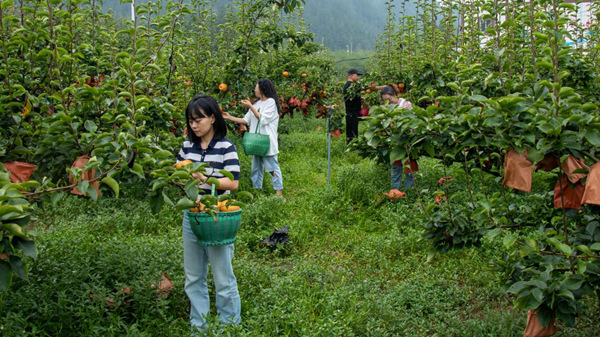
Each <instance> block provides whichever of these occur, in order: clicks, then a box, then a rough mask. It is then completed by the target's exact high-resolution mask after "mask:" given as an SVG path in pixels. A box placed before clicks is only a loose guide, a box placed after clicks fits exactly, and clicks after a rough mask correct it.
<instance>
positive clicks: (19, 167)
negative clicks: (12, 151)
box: [2, 161, 37, 183]
mask: <svg viewBox="0 0 600 337" xmlns="http://www.w3.org/2000/svg"><path fill="white" fill-rule="evenodd" d="M2 164H3V165H4V167H6V170H7V171H8V172H9V173H10V181H11V182H13V183H22V182H25V181H28V180H29V177H30V176H31V173H33V170H35V168H36V167H37V166H35V165H33V164H29V163H25V162H22V161H13V162H8V163H2Z"/></svg>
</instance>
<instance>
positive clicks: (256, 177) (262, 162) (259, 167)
mask: <svg viewBox="0 0 600 337" xmlns="http://www.w3.org/2000/svg"><path fill="white" fill-rule="evenodd" d="M264 171H267V172H268V173H269V174H271V182H272V183H273V189H274V190H275V191H281V190H282V189H283V178H282V177H281V169H280V168H279V162H278V161H277V155H274V156H266V157H260V156H252V170H251V172H250V178H251V179H252V185H253V186H254V188H258V189H261V188H262V185H263V172H264Z"/></svg>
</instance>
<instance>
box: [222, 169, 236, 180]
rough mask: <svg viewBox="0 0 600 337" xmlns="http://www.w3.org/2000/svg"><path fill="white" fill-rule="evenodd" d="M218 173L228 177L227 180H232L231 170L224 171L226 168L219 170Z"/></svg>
mask: <svg viewBox="0 0 600 337" xmlns="http://www.w3.org/2000/svg"><path fill="white" fill-rule="evenodd" d="M219 173H221V174H222V175H224V176H225V177H227V178H229V180H231V181H233V174H232V173H231V172H229V171H226V170H220V171H219Z"/></svg>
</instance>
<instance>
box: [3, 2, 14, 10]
mask: <svg viewBox="0 0 600 337" xmlns="http://www.w3.org/2000/svg"><path fill="white" fill-rule="evenodd" d="M13 5H14V1H13V0H6V1H2V9H4V10H6V9H9V8H10V7H12V6H13Z"/></svg>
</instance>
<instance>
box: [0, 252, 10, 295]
mask: <svg viewBox="0 0 600 337" xmlns="http://www.w3.org/2000/svg"><path fill="white" fill-rule="evenodd" d="M11 276H12V269H11V268H10V264H8V262H6V261H4V260H0V290H2V291H6V289H8V285H9V284H10V279H11Z"/></svg>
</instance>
